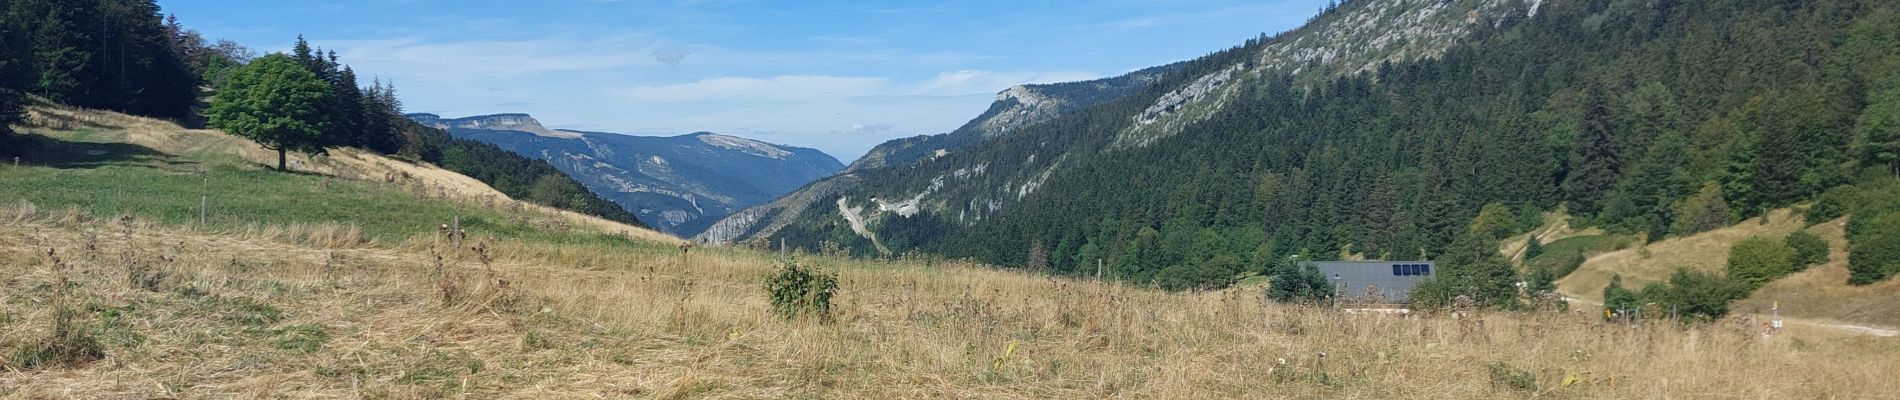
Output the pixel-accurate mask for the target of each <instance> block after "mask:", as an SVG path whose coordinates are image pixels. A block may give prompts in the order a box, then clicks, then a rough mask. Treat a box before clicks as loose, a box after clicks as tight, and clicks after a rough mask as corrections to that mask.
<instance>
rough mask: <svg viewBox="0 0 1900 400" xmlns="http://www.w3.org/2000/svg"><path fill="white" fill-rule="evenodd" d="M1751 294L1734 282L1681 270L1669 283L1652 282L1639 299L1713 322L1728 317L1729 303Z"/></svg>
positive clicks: (1692, 319)
mask: <svg viewBox="0 0 1900 400" xmlns="http://www.w3.org/2000/svg"><path fill="white" fill-rule="evenodd" d="M1748 293H1749V290H1748V288H1747V287H1745V286H1743V285H1742V284H1741V283H1740V282H1737V281H1735V280H1734V279H1730V278H1724V277H1721V276H1716V275H1712V274H1704V273H1699V272H1689V270H1686V269H1678V270H1676V274H1675V276H1672V277H1670V278H1669V284H1667V285H1664V284H1660V283H1652V284H1650V285H1649V286H1646V287H1644V288H1643V292H1642V293H1641V294H1639V295H1637V298H1638V299H1640V300H1638V301H1640V302H1642V303H1644V304H1648V303H1655V304H1656V305H1657V306H1659V307H1661V308H1662V310H1663V312H1667V313H1674V314H1675V315H1677V316H1680V317H1682V318H1683V319H1687V320H1691V321H1712V320H1715V319H1717V318H1722V317H1723V316H1725V315H1728V303H1729V302H1730V301H1733V300H1735V299H1740V298H1744V297H1748ZM1652 317H1660V316H1652Z"/></svg>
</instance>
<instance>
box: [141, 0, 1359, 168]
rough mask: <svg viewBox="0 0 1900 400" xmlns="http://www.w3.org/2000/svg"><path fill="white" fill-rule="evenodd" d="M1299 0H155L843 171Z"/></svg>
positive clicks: (183, 18)
mask: <svg viewBox="0 0 1900 400" xmlns="http://www.w3.org/2000/svg"><path fill="white" fill-rule="evenodd" d="M1324 3H1325V2H1324V1H1323V0H1321V1H1314V0H1264V1H1236V0H1104V1H1088V2H1074V1H1056V2H1050V1H1020V0H1019V1H944V2H907V1H862V2H833V1H746V0H670V1H641V0H541V1H496V0H348V1H329V2H325V1H288V0H256V1H233V0H218V1H212V0H159V6H160V7H162V8H163V11H164V12H165V13H168V14H173V15H176V16H177V17H178V19H179V21H180V22H181V23H183V24H184V25H185V26H186V27H189V28H192V29H196V30H198V31H199V32H201V33H202V34H204V36H205V37H207V38H211V39H214V40H215V39H219V38H224V39H231V40H235V41H237V42H238V43H241V44H244V45H245V46H249V47H251V48H254V49H256V50H258V51H259V52H260V53H268V52H276V51H288V50H289V49H290V47H291V45H292V44H293V43H295V41H296V38H297V35H299V34H301V35H304V36H305V37H306V38H307V39H308V40H309V41H310V42H311V44H312V45H314V46H317V47H322V48H324V49H326V50H334V51H336V52H337V55H338V56H339V57H340V59H341V61H342V62H343V63H344V64H347V65H350V66H351V67H352V68H353V69H354V70H355V71H356V72H357V75H358V76H360V77H362V79H363V80H364V82H363V84H365V85H368V84H369V78H371V77H375V78H380V79H382V80H384V81H389V82H393V83H394V84H395V86H396V88H397V91H398V92H399V94H401V96H402V99H403V102H404V104H405V107H406V109H405V111H407V112H426V113H434V114H440V115H442V116H444V117H450V118H454V117H463V116H470V115H482V114H496V113H529V114H533V115H534V116H535V118H536V119H538V120H540V121H541V122H542V123H543V124H545V125H547V126H549V127H551V128H556V129H576V130H586V131H605V132H617V133H627V134H636V135H648V136H671V135H678V134H686V133H692V132H699V131H710V132H716V133H724V134H731V135H737V136H743V137H748V138H753V139H757V140H762V141H766V142H771V143H779V144H787V145H793V146H802V147H812V148H817V149H819V150H823V151H824V152H826V153H828V154H831V155H832V156H834V157H837V158H838V159H839V160H840V161H843V162H846V163H849V162H851V160H854V159H856V158H858V157H859V156H861V155H863V154H864V153H865V152H866V151H868V150H869V149H870V148H871V147H872V146H875V145H877V144H878V143H881V142H883V141H885V140H889V139H894V138H901V137H908V136H916V135H928V134H938V133H944V132H948V131H950V130H953V129H956V127H958V126H960V125H962V124H963V123H964V122H967V121H969V120H970V119H971V118H974V117H976V115H977V114H980V113H982V112H983V110H984V109H985V108H987V107H988V106H989V103H990V102H991V101H993V100H995V97H996V93H997V92H999V91H1002V90H1005V89H1008V88H1009V87H1010V86H1012V85H1017V84H1027V83H1055V82H1066V81H1077V80H1088V79H1094V78H1103V77H1110V76H1115V75H1120V74H1122V73H1126V72H1130V71H1134V70H1137V69H1141V68H1145V67H1150V66H1155V65H1161V64H1166V63H1170V62H1175V61H1182V60H1188V59H1192V58H1195V57H1199V56H1201V55H1205V54H1208V53H1211V52H1213V51H1217V50H1220V49H1224V48H1228V47H1232V46H1235V45H1239V44H1240V43H1241V42H1242V41H1244V40H1246V39H1247V38H1250V37H1253V36H1256V35H1259V34H1261V33H1276V32H1281V31H1285V30H1289V29H1292V28H1295V27H1297V26H1298V25H1299V24H1300V23H1303V22H1305V20H1306V19H1307V18H1309V17H1311V16H1312V15H1314V14H1316V13H1317V12H1318V11H1319V9H1320V7H1322V6H1323V4H1324Z"/></svg>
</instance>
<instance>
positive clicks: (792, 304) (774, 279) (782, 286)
mask: <svg viewBox="0 0 1900 400" xmlns="http://www.w3.org/2000/svg"><path fill="white" fill-rule="evenodd" d="M837 291H838V275H837V274H832V273H823V272H819V271H815V270H812V269H809V268H805V267H801V266H799V265H798V261H797V260H792V261H787V262H786V263H785V265H784V266H782V267H779V269H778V270H777V271H774V272H773V273H772V274H771V275H767V276H766V277H765V292H766V295H767V296H769V297H770V299H771V301H772V311H774V312H777V313H778V314H779V315H780V316H783V317H785V318H787V319H791V318H797V317H800V316H805V317H811V318H817V319H818V320H820V321H830V320H831V295H832V294H834V293H837Z"/></svg>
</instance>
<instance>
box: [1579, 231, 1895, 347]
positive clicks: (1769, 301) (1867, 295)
mask: <svg viewBox="0 0 1900 400" xmlns="http://www.w3.org/2000/svg"><path fill="white" fill-rule="evenodd" d="M1845 225H1846V220H1845V219H1842V220H1835V221H1827V222H1822V223H1819V224H1814V225H1812V226H1810V225H1809V224H1807V223H1806V222H1805V221H1803V220H1802V219H1801V218H1800V216H1798V215H1795V214H1793V213H1791V212H1790V211H1789V210H1777V211H1775V212H1772V213H1769V214H1768V215H1767V216H1765V217H1762V218H1757V219H1751V220H1747V221H1742V222H1739V223H1736V224H1735V225H1734V226H1730V227H1726V228H1722V229H1717V230H1714V231H1709V232H1704V233H1700V234H1696V235H1692V236H1688V237H1679V238H1670V239H1665V240H1662V241H1659V242H1655V243H1649V244H1647V245H1641V244H1638V245H1632V246H1629V247H1628V248H1624V249H1620V250H1614V251H1608V252H1604V253H1602V254H1597V255H1594V256H1592V257H1590V258H1589V259H1588V260H1587V261H1585V262H1584V263H1583V265H1582V266H1580V267H1578V268H1577V271H1576V272H1573V273H1571V274H1570V275H1569V276H1567V277H1565V278H1564V279H1561V280H1558V281H1557V290H1558V292H1560V293H1563V294H1564V295H1565V296H1567V297H1570V298H1573V299H1581V300H1582V301H1583V302H1584V303H1586V304H1598V303H1600V302H1601V301H1602V300H1603V287H1604V286H1607V285H1608V284H1609V280H1610V276H1611V275H1613V274H1614V275H1621V276H1622V278H1623V282H1624V285H1626V286H1629V287H1642V286H1643V285H1646V284H1649V283H1650V282H1663V281H1667V280H1668V279H1669V276H1670V274H1674V273H1675V271H1676V270H1677V269H1679V268H1680V269H1689V270H1691V271H1698V272H1705V273H1712V274H1719V275H1726V274H1727V263H1728V255H1729V249H1730V248H1731V247H1733V246H1734V244H1735V242H1738V241H1740V240H1742V239H1745V238H1748V237H1752V236H1763V237H1769V238H1776V239H1779V238H1781V237H1784V236H1787V235H1788V234H1789V233H1793V232H1795V231H1807V232H1808V233H1813V234H1815V236H1819V237H1821V238H1822V239H1825V240H1827V242H1828V248H1829V249H1830V250H1831V254H1830V255H1829V260H1828V262H1826V263H1823V264H1820V265H1816V266H1812V267H1808V269H1807V270H1805V271H1801V272H1797V273H1795V274H1793V275H1790V276H1788V277H1785V278H1781V279H1779V280H1776V281H1775V282H1772V283H1769V284H1768V285H1766V286H1763V287H1762V288H1761V289H1758V290H1756V292H1755V293H1754V294H1753V295H1751V296H1749V297H1748V298H1746V299H1742V300H1739V301H1737V302H1736V303H1735V304H1733V305H1731V308H1733V309H1734V310H1736V311H1737V312H1741V313H1748V314H1756V315H1767V314H1768V313H1769V309H1770V308H1772V307H1774V306H1775V305H1776V304H1777V303H1779V305H1780V306H1781V313H1782V315H1784V316H1787V317H1790V318H1801V319H1808V320H1813V321H1815V322H1820V323H1846V324H1867V325H1872V326H1876V327H1883V328H1887V329H1891V328H1890V327H1896V326H1900V307H1896V306H1897V305H1900V281H1896V280H1889V281H1887V282H1883V283H1878V284H1874V285H1867V286H1852V285H1848V284H1847V248H1848V242H1847V239H1846V238H1845V233H1844V232H1843V231H1842V227H1843V226H1845Z"/></svg>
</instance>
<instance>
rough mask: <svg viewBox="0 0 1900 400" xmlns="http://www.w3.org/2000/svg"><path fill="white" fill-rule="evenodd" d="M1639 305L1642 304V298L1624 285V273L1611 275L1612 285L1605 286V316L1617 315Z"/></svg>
mask: <svg viewBox="0 0 1900 400" xmlns="http://www.w3.org/2000/svg"><path fill="white" fill-rule="evenodd" d="M1639 306H1642V300H1640V299H1639V298H1638V297H1637V296H1636V292H1633V291H1630V290H1629V288H1626V287H1623V275H1621V274H1618V275H1611V276H1610V285H1609V286H1604V287H1603V311H1604V312H1603V316H1604V317H1605V318H1611V317H1615V316H1617V315H1620V314H1623V313H1627V312H1630V311H1633V310H1635V309H1636V308H1637V307H1639Z"/></svg>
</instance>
